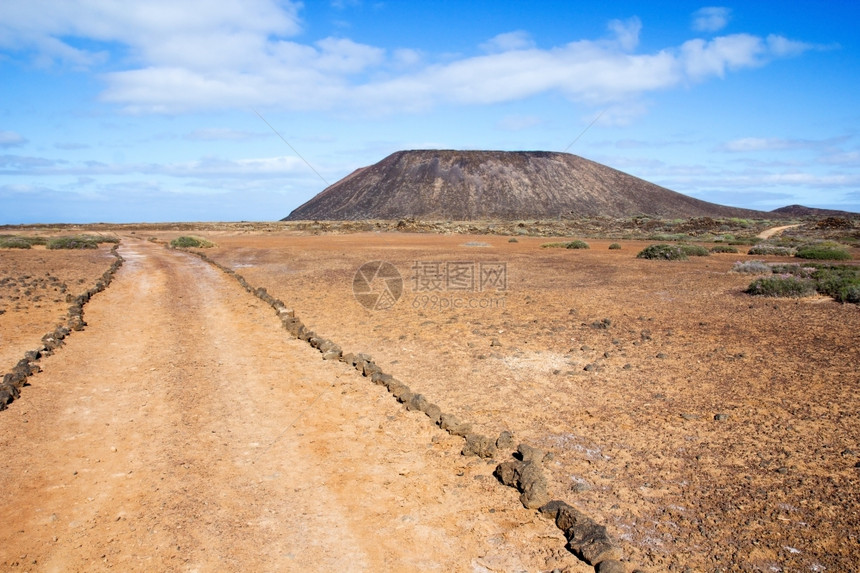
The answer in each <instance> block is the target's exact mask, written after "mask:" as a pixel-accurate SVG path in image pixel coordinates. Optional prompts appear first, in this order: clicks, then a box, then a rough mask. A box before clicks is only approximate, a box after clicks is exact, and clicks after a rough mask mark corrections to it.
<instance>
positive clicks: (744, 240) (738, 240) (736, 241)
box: [728, 237, 763, 245]
mask: <svg viewBox="0 0 860 573" xmlns="http://www.w3.org/2000/svg"><path fill="white" fill-rule="evenodd" d="M762 240H763V239H759V238H758V237H735V238H733V239H729V240H728V243H729V244H730V245H757V244H758V243H760V242H762Z"/></svg>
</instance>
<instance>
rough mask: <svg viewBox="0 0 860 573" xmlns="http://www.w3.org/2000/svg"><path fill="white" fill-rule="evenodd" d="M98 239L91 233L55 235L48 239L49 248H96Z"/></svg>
mask: <svg viewBox="0 0 860 573" xmlns="http://www.w3.org/2000/svg"><path fill="white" fill-rule="evenodd" d="M98 246H99V243H98V241H97V240H96V238H95V237H92V236H91V235H74V236H70V237H55V238H53V239H48V244H47V245H46V247H47V248H49V249H97V248H98Z"/></svg>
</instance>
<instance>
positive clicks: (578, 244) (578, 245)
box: [541, 240, 590, 249]
mask: <svg viewBox="0 0 860 573" xmlns="http://www.w3.org/2000/svg"><path fill="white" fill-rule="evenodd" d="M541 247H543V248H545V249H556V248H558V249H588V248H590V247H589V246H588V243H586V242H585V241H580V240H576V241H568V242H565V243H544V244H543V245H541Z"/></svg>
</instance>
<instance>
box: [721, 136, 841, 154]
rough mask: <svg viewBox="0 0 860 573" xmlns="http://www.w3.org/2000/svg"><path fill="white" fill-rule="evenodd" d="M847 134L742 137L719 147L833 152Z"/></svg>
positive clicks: (738, 150)
mask: <svg viewBox="0 0 860 573" xmlns="http://www.w3.org/2000/svg"><path fill="white" fill-rule="evenodd" d="M850 139H851V138H850V137H849V136H844V135H843V136H837V137H830V138H827V139H786V138H781V137H742V138H740V139H733V140H732V141H727V142H726V143H724V144H723V145H722V146H720V149H722V150H723V151H729V152H741V153H748V152H754V151H783V150H787V149H811V150H822V151H829V152H831V153H832V152H833V150H834V148H835V147H837V146H839V145H840V144H843V143H845V142H847V141H849V140H850Z"/></svg>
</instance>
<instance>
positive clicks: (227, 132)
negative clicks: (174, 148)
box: [184, 127, 255, 141]
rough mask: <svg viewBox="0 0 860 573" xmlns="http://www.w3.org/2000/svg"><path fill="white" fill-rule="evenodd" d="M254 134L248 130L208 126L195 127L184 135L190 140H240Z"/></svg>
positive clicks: (249, 137)
mask: <svg viewBox="0 0 860 573" xmlns="http://www.w3.org/2000/svg"><path fill="white" fill-rule="evenodd" d="M254 136H255V134H253V133H251V132H249V131H240V130H237V129H230V128H225V127H208V128H203V129H195V130H194V131H192V132H191V133H188V134H186V135H185V136H184V137H185V139H188V140H191V141H242V140H245V139H251V138H252V137H254Z"/></svg>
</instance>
